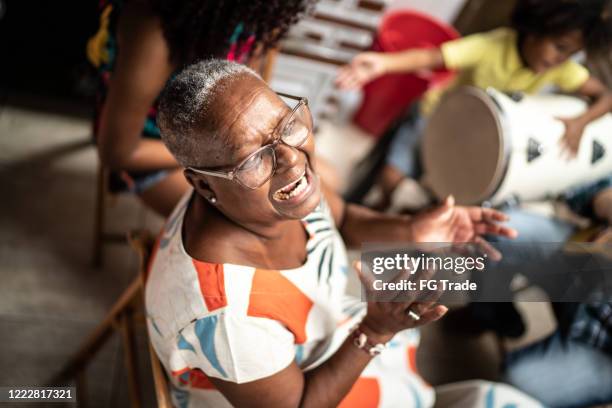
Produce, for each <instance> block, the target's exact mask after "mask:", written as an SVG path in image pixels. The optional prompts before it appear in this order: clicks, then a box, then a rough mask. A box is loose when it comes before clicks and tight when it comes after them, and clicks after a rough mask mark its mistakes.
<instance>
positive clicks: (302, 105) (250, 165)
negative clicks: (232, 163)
mask: <svg viewBox="0 0 612 408" xmlns="http://www.w3.org/2000/svg"><path fill="white" fill-rule="evenodd" d="M277 95H279V96H280V97H282V98H285V99H289V100H292V101H297V104H296V105H295V107H294V108H293V109H292V110H291V113H289V114H287V115H286V116H285V117H284V118H283V119H282V120H281V121H280V122H279V124H278V125H277V127H276V130H275V131H274V141H273V142H272V143H270V144H267V145H265V146H262V147H260V148H259V149H257V150H255V151H254V152H253V153H251V154H250V155H248V156H247V157H246V158H245V159H244V160H242V161H241V162H240V163H239V164H238V165H237V166H236V167H234V168H233V169H232V170H231V171H227V172H225V171H215V170H204V169H198V168H194V167H187V169H189V170H191V171H193V172H195V173H199V174H204V175H207V176H214V177H221V178H224V179H228V180H234V181H236V182H237V183H238V184H240V185H242V186H244V187H246V188H249V189H251V190H255V189H257V188H259V187H261V186H263V185H264V184H265V183H266V182H267V181H268V180H270V179H271V178H272V176H273V175H274V172H275V171H276V146H277V145H278V144H279V143H283V144H285V145H287V146H291V147H300V146H302V145H303V144H304V143H305V142H306V140H307V139H308V136H309V135H310V133H311V132H312V114H311V113H310V109H309V108H308V100H307V99H306V98H302V97H297V96H292V95H287V94H282V93H278V92H277Z"/></svg>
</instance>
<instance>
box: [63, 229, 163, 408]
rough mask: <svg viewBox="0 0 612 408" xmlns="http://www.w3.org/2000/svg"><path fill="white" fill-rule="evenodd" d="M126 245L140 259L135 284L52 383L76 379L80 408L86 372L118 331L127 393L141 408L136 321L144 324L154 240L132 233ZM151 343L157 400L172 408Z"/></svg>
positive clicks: (120, 298)
mask: <svg viewBox="0 0 612 408" xmlns="http://www.w3.org/2000/svg"><path fill="white" fill-rule="evenodd" d="M127 241H128V242H129V243H130V245H131V246H132V248H134V250H135V251H136V252H137V253H138V255H139V257H140V267H139V273H138V276H137V277H136V278H135V279H134V280H133V281H132V283H131V284H130V285H129V286H128V287H127V289H126V290H125V291H124V292H123V293H122V294H121V296H120V297H119V299H118V300H117V302H115V304H114V305H113V306H112V308H111V309H110V311H109V312H108V314H107V315H106V317H105V318H104V319H103V320H102V322H101V323H100V324H99V325H98V326H97V327H96V328H95V329H94V331H93V332H92V333H91V334H90V335H89V337H88V338H87V340H86V341H85V342H84V343H83V345H82V346H81V348H80V349H79V350H78V351H77V353H76V354H75V355H74V356H73V357H72V358H71V359H70V361H69V362H68V363H67V364H66V365H65V366H64V368H63V369H62V370H61V371H60V373H59V374H58V375H57V376H56V378H55V380H54V381H53V383H55V384H58V383H61V382H64V381H66V380H67V379H70V378H76V386H77V399H78V403H79V406H80V407H83V406H86V401H85V396H86V381H85V371H86V369H87V366H88V364H89V363H90V362H91V361H92V359H93V358H94V357H95V356H96V354H97V353H98V351H99V350H100V349H101V347H102V346H103V345H104V344H105V343H106V342H107V341H108V339H109V338H110V336H111V334H113V333H114V332H116V331H118V332H119V333H120V334H121V339H122V343H123V348H124V359H125V368H126V370H127V377H128V389H129V395H130V401H131V406H132V408H139V407H141V406H142V400H141V387H140V381H139V378H138V365H137V356H136V346H135V337H134V324H135V321H137V320H139V319H138V317H140V318H141V319H140V320H141V321H142V320H144V319H143V318H142V316H143V313H142V311H143V309H144V303H143V294H144V293H143V287H144V285H143V282H144V278H145V274H146V269H147V265H148V264H149V257H150V255H151V252H152V250H153V244H154V242H155V238H154V237H153V235H151V234H150V233H149V232H146V231H134V232H130V233H129V234H128V237H127ZM148 343H149V358H150V360H151V368H152V372H153V382H154V385H155V393H156V397H157V403H158V407H160V408H170V407H172V403H171V400H170V396H169V391H168V383H167V379H166V376H165V373H164V370H163V368H162V366H161V364H160V362H159V360H158V358H157V355H156V354H155V350H153V347H152V345H151V343H150V342H148Z"/></svg>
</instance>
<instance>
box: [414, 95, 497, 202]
mask: <svg viewBox="0 0 612 408" xmlns="http://www.w3.org/2000/svg"><path fill="white" fill-rule="evenodd" d="M498 112H499V109H498V108H497V106H496V105H495V103H494V102H493V101H492V100H491V98H490V97H489V96H488V95H487V93H486V92H484V91H482V90H480V89H477V88H471V87H466V88H460V89H458V90H456V91H453V92H450V93H448V94H447V95H445V96H444V97H443V98H442V100H441V101H440V103H439V105H438V107H437V109H436V110H435V111H434V113H433V114H432V115H431V117H430V118H429V120H428V123H427V127H426V129H425V135H424V139H423V144H422V149H421V155H422V161H423V168H424V171H425V182H426V183H427V185H428V187H429V188H431V189H432V191H433V192H434V194H435V195H436V196H437V197H438V198H439V199H444V198H445V197H447V196H448V195H449V194H452V195H454V196H455V199H456V201H457V203H459V204H480V203H482V202H483V201H485V200H487V199H488V198H490V197H491V196H492V195H493V193H494V192H495V190H496V189H497V187H498V186H499V184H500V183H501V180H502V178H503V173H504V143H503V133H502V126H501V122H500V120H499V113H498Z"/></svg>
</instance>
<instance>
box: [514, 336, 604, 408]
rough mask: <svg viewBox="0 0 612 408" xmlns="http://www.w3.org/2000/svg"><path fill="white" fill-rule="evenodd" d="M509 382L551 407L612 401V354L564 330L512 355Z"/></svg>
mask: <svg viewBox="0 0 612 408" xmlns="http://www.w3.org/2000/svg"><path fill="white" fill-rule="evenodd" d="M505 365H506V370H505V381H506V382H508V383H509V384H511V385H513V386H515V387H517V388H519V389H520V390H522V391H524V392H525V393H527V394H529V395H531V396H532V397H534V398H536V399H538V400H539V401H541V402H542V403H543V404H544V405H546V406H549V407H589V406H593V405H599V404H606V403H610V402H612V357H611V356H609V355H608V354H605V353H603V352H601V351H600V350H598V349H596V348H594V347H591V346H588V345H585V344H583V343H580V342H575V341H571V340H566V339H565V337H564V336H562V335H561V334H560V332H558V331H557V332H555V333H554V334H552V335H551V336H550V337H548V338H546V339H544V340H542V341H539V342H537V343H535V344H532V345H530V346H528V347H525V348H523V349H520V350H517V351H515V352H512V353H510V354H508V356H507V358H506V364H505Z"/></svg>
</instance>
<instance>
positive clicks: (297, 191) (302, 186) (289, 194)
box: [273, 171, 310, 201]
mask: <svg viewBox="0 0 612 408" xmlns="http://www.w3.org/2000/svg"><path fill="white" fill-rule="evenodd" d="M309 186H310V182H309V177H308V176H307V172H306V171H304V173H303V174H302V176H301V177H300V178H298V179H297V180H295V181H293V182H291V183H290V184H288V185H286V186H285V187H283V188H280V189H278V190H276V192H275V193H274V195H273V198H274V199H275V200H276V201H289V200H291V199H292V198H296V197H299V196H301V195H302V194H301V193H304V192H305V191H306V190H308V187H309Z"/></svg>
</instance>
